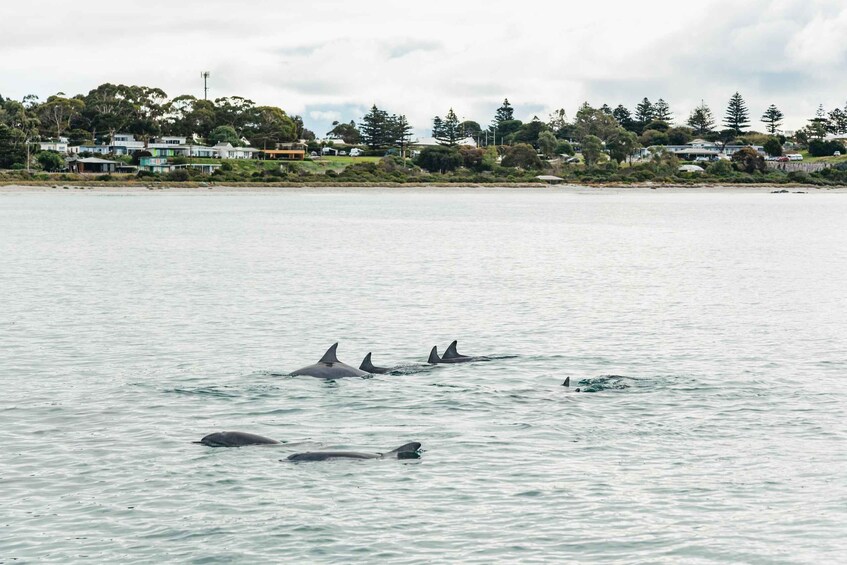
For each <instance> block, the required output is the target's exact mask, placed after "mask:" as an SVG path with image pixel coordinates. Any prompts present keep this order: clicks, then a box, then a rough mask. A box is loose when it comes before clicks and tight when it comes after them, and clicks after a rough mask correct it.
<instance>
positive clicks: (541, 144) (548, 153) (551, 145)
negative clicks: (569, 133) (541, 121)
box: [538, 131, 559, 159]
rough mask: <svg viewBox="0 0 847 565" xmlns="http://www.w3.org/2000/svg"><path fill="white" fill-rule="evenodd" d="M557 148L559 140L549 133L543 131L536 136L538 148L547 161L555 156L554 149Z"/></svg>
mask: <svg viewBox="0 0 847 565" xmlns="http://www.w3.org/2000/svg"><path fill="white" fill-rule="evenodd" d="M558 146H559V140H558V139H556V136H555V135H553V133H552V132H550V131H543V132H541V133H540V134H539V135H538V148H539V149H540V150H541V152H542V153H543V154H544V156H545V157H547V158H548V159H552V158H553V157H555V156H556V148H557V147H558Z"/></svg>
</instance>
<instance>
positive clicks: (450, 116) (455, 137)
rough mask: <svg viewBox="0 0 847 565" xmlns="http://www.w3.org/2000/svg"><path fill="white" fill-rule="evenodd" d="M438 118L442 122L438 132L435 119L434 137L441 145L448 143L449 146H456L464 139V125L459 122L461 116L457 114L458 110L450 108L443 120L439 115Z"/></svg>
mask: <svg viewBox="0 0 847 565" xmlns="http://www.w3.org/2000/svg"><path fill="white" fill-rule="evenodd" d="M436 118H437V119H438V120H439V121H440V122H441V123H440V127H439V128H438V131H437V132H436V127H435V121H433V128H432V137H434V138H435V140H436V141H438V143H440V144H441V145H446V146H448V147H455V146H456V145H458V144H459V142H460V141H461V140H462V125H461V123H460V122H459V118H458V117H457V116H456V112H454V111H453V108H450V110H449V111H448V112H447V115H446V116H445V117H444V119H443V120H441V118H438V117H437V116H436Z"/></svg>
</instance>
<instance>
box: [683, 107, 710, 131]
mask: <svg viewBox="0 0 847 565" xmlns="http://www.w3.org/2000/svg"><path fill="white" fill-rule="evenodd" d="M688 125H689V126H691V127H692V128H693V129H694V133H695V134H696V135H706V134H707V133H709V132H710V131H712V130H713V129H714V127H715V119H714V118H713V117H712V111H711V110H710V109H709V107H708V106H706V103H705V102H703V101H700V105H699V106H697V107H696V108H694V110H693V111H692V112H691V116H689V118H688Z"/></svg>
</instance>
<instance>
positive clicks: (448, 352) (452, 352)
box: [442, 339, 461, 359]
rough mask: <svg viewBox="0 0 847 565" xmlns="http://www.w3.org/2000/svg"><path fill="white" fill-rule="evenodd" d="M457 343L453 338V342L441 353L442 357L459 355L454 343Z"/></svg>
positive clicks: (448, 357)
mask: <svg viewBox="0 0 847 565" xmlns="http://www.w3.org/2000/svg"><path fill="white" fill-rule="evenodd" d="M457 343H458V340H455V339H454V340H453V343H451V344H450V345H449V346H447V350H446V351H445V352H444V355H442V357H443V358H444V359H450V358H452V357H461V355H459V352H458V351H456V344H457Z"/></svg>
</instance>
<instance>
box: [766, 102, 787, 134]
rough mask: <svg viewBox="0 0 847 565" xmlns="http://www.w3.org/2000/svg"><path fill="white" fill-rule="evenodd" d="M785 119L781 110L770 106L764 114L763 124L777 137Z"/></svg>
mask: <svg viewBox="0 0 847 565" xmlns="http://www.w3.org/2000/svg"><path fill="white" fill-rule="evenodd" d="M784 117H785V116H784V115H783V113H782V112H780V111H779V108H777V107H776V105H775V104H771V105H770V106H768V109H767V110H765V113H764V114H762V123H764V124H765V129H766V130H767V131H768V133H769V134H771V135H776V132H777V131H779V127H780V126H781V125H782V118H784Z"/></svg>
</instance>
